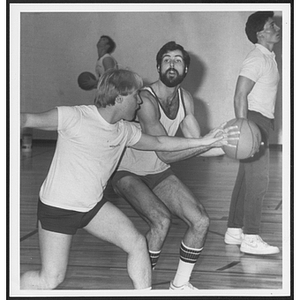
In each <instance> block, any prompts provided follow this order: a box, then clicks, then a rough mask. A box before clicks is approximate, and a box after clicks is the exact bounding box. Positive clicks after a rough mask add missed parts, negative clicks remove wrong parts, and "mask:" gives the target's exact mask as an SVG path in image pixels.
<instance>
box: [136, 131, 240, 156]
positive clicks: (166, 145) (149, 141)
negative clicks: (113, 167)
mask: <svg viewBox="0 0 300 300" xmlns="http://www.w3.org/2000/svg"><path fill="white" fill-rule="evenodd" d="M220 133H222V134H220ZM236 139H238V138H236ZM220 141H223V143H224V144H227V134H225V133H223V132H222V130H217V131H216V134H215V136H213V137H212V136H211V137H204V138H200V139H199V138H198V139H193V138H180V137H169V136H165V135H163V136H152V135H148V134H144V133H143V134H142V136H141V138H140V140H139V141H138V142H137V143H136V144H135V145H133V146H132V148H135V149H138V150H153V151H179V150H185V149H189V148H197V147H200V146H209V145H213V144H214V143H217V142H220Z"/></svg>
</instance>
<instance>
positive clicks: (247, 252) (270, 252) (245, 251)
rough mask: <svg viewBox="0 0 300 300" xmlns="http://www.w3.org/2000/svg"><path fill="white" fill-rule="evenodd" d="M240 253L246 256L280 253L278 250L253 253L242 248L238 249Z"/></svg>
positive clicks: (253, 251)
mask: <svg viewBox="0 0 300 300" xmlns="http://www.w3.org/2000/svg"><path fill="white" fill-rule="evenodd" d="M240 251H241V252H243V253H246V254H252V255H272V254H278V253H279V252H280V251H279V249H276V250H273V251H269V252H259V251H255V250H254V249H253V250H249V249H247V250H245V249H243V248H242V247H241V248H240Z"/></svg>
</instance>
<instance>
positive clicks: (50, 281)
mask: <svg viewBox="0 0 300 300" xmlns="http://www.w3.org/2000/svg"><path fill="white" fill-rule="evenodd" d="M64 279H65V272H59V271H58V272H51V273H47V274H44V276H43V281H44V284H45V286H46V287H47V289H49V290H53V289H55V288H56V287H57V286H59V285H60V284H61V283H62V282H63V281H64Z"/></svg>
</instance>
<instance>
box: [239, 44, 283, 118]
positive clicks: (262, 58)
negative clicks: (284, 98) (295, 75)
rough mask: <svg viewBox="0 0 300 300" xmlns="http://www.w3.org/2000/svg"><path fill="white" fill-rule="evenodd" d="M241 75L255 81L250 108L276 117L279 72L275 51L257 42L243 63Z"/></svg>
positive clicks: (249, 101)
mask: <svg viewBox="0 0 300 300" xmlns="http://www.w3.org/2000/svg"><path fill="white" fill-rule="evenodd" d="M239 75H240V76H244V77H247V78H249V79H251V80H252V81H254V82H255V85H254V87H253V89H252V91H251V93H250V94H249V95H248V109H249V110H254V111H257V112H260V113H261V114H262V115H264V116H266V117H267V118H270V119H274V111H275V103H276V96H277V89H278V82H279V79H280V77H279V72H278V68H277V63H276V60H275V53H274V52H270V51H269V50H268V49H267V48H265V47H264V46H262V45H260V44H255V48H254V50H252V51H251V52H250V53H249V54H248V56H247V57H246V59H245V60H244V62H243V64H242V68H241V71H240V74H239Z"/></svg>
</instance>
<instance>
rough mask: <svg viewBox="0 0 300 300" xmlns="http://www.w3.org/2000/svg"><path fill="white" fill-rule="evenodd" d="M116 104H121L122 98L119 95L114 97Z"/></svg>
mask: <svg viewBox="0 0 300 300" xmlns="http://www.w3.org/2000/svg"><path fill="white" fill-rule="evenodd" d="M115 102H116V103H122V102H123V97H122V96H121V95H118V96H117V97H116V101H115Z"/></svg>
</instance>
